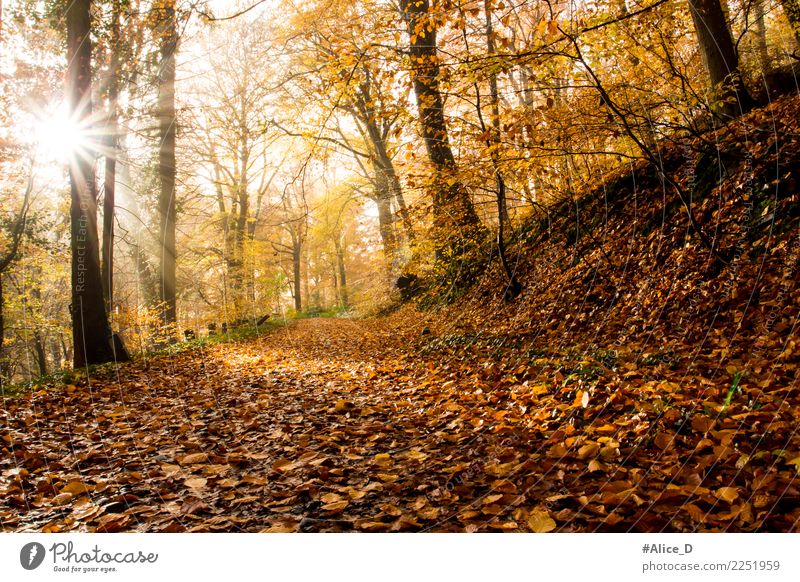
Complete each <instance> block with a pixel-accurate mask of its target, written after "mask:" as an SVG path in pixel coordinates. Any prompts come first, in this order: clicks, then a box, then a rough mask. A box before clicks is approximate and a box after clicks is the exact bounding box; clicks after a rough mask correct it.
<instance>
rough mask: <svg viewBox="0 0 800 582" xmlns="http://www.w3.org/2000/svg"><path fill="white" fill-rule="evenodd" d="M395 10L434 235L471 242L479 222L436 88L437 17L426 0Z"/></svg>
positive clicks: (406, 0) (403, 2)
mask: <svg viewBox="0 0 800 582" xmlns="http://www.w3.org/2000/svg"><path fill="white" fill-rule="evenodd" d="M399 6H400V11H401V15H402V17H403V20H404V21H405V23H406V29H407V33H408V39H409V49H408V51H409V62H410V66H411V69H410V74H411V79H412V82H413V85H414V94H415V96H416V100H417V112H418V115H419V122H420V128H421V132H422V139H423V141H424V142H425V149H426V150H427V152H428V158H429V160H430V162H431V165H432V166H433V171H434V174H433V180H432V184H431V190H432V201H433V213H434V220H435V223H436V226H437V227H438V229H439V233H438V236H440V237H443V238H445V239H451V237H453V236H454V235H455V233H454V232H453V231H454V230H456V231H460V233H459V234H458V238H460V239H461V240H462V241H463V240H464V239H474V237H475V235H476V233H477V231H478V230H479V229H478V227H479V226H480V219H479V218H478V215H477V213H476V212H475V207H474V206H473V204H472V200H471V198H470V196H469V192H467V190H466V188H465V187H464V185H463V184H462V182H461V180H460V179H459V176H458V168H457V165H456V160H455V156H454V155H453V150H452V148H451V147H450V138H449V134H448V129H447V122H446V120H445V115H444V100H443V98H442V93H441V90H440V87H439V79H440V75H441V73H440V69H439V56H438V54H437V31H438V24H437V15H436V14H435V13H433V12H432V11H431V4H430V2H429V0H400V4H399ZM451 243H452V239H451ZM460 246H461V244H460V243H458V244H456V245H455V246H453V245H452V244H447V243H444V244H442V243H439V245H438V251H437V252H438V253H439V254H441V253H442V251H443V250H444V249H445V248H446V247H451V249H456V248H457V247H460ZM456 252H458V250H456Z"/></svg>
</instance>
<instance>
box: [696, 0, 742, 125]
mask: <svg viewBox="0 0 800 582" xmlns="http://www.w3.org/2000/svg"><path fill="white" fill-rule="evenodd" d="M689 10H690V12H691V14H692V21H693V22H694V29H695V32H696V34H697V43H698V46H699V48H700V56H701V57H702V60H703V66H705V69H706V72H707V73H708V77H709V82H710V84H711V99H712V107H711V108H712V110H713V111H714V112H715V113H716V114H717V115H721V116H723V117H736V116H738V115H741V114H743V113H747V112H748V111H750V110H751V109H752V108H753V107H754V106H755V104H756V103H755V101H754V100H753V98H752V97H751V96H750V93H749V92H748V91H747V88H746V87H745V86H744V82H743V81H742V75H741V72H740V71H739V55H738V54H737V53H736V47H735V46H734V44H733V38H732V37H731V31H730V29H729V28H728V23H727V22H726V21H725V13H724V12H723V11H722V5H721V4H720V0H689Z"/></svg>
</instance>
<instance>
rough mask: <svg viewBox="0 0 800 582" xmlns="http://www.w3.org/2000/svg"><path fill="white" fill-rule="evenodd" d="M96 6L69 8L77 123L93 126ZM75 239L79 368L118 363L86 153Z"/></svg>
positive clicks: (74, 198)
mask: <svg viewBox="0 0 800 582" xmlns="http://www.w3.org/2000/svg"><path fill="white" fill-rule="evenodd" d="M90 5H91V0H74V1H73V2H71V3H69V5H68V7H67V14H66V20H67V63H68V65H67V96H68V100H69V109H70V114H71V115H72V118H73V119H77V120H79V122H82V123H88V122H89V120H91V116H92V102H91V97H92V71H91V59H92V42H91V36H90V32H91V30H90V23H91V15H90ZM69 176H70V199H71V205H70V222H71V225H70V235H71V246H72V306H71V308H72V341H73V345H74V364H75V366H76V367H82V366H85V365H87V364H102V363H104V362H111V361H113V360H114V351H113V349H112V346H111V330H110V328H109V325H108V318H107V315H106V310H105V300H104V298H103V281H102V275H101V273H100V249H99V248H98V247H99V241H98V237H97V196H96V186H95V177H94V152H93V151H87V150H86V149H85V148H83V149H82V150H81V151H76V152H75V153H74V154H73V156H72V159H71V160H70V167H69Z"/></svg>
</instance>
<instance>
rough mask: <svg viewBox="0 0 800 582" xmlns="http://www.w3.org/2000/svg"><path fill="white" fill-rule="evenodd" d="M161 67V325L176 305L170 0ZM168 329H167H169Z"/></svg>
mask: <svg viewBox="0 0 800 582" xmlns="http://www.w3.org/2000/svg"><path fill="white" fill-rule="evenodd" d="M160 12H161V14H160V15H159V16H160V18H161V22H160V24H161V27H160V30H159V34H160V53H161V70H160V79H159V87H158V126H159V134H160V146H159V150H158V174H159V177H160V179H161V192H160V195H159V199H158V212H159V219H160V230H159V237H160V240H159V244H160V246H161V253H160V259H161V264H160V268H159V283H160V285H159V287H160V295H161V296H160V298H161V303H162V308H163V315H162V319H163V322H164V324H165V325H174V324H175V321H176V319H177V306H176V303H177V302H176V251H175V218H176V216H175V215H176V211H175V123H176V120H175V53H176V51H177V48H178V33H177V30H176V23H175V4H174V0H168V2H167V3H166V4H165V5H164V7H163V8H162V9H161V10H160ZM170 333H171V332H170Z"/></svg>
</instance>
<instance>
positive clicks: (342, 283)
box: [334, 236, 350, 309]
mask: <svg viewBox="0 0 800 582" xmlns="http://www.w3.org/2000/svg"><path fill="white" fill-rule="evenodd" d="M341 238H342V239H343V238H344V236H342V237H341ZM334 243H335V246H336V266H337V268H338V271H339V300H340V302H341V305H342V307H344V308H345V309H347V307H348V306H349V305H350V298H349V297H348V293H347V270H346V269H345V264H344V251H345V245H344V244H342V240H341V239H340V238H337V239H336V240H335V241H334Z"/></svg>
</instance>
